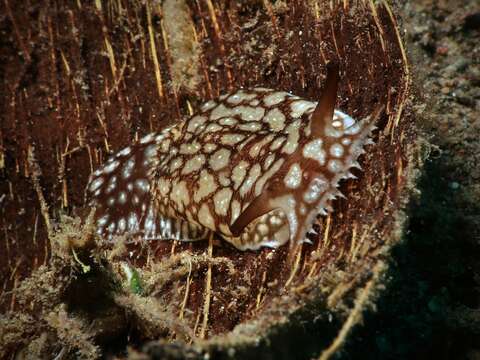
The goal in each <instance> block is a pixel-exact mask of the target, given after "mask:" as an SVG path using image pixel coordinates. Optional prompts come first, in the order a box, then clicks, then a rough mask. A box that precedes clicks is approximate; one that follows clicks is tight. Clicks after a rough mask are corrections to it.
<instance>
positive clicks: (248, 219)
mask: <svg viewBox="0 0 480 360" xmlns="http://www.w3.org/2000/svg"><path fill="white" fill-rule="evenodd" d="M338 80H339V76H338V68H337V67H336V66H331V67H329V69H328V75H327V81H326V85H325V88H324V91H323V94H322V96H321V98H320V100H319V102H318V104H317V105H316V107H315V110H314V111H312V112H310V114H308V116H307V117H306V119H304V122H302V126H301V128H302V129H300V130H299V131H301V132H302V135H301V136H297V138H298V144H296V146H294V147H292V148H293V149H294V151H292V153H291V154H289V156H288V157H287V158H286V161H285V162H284V163H283V165H282V167H281V168H280V169H279V170H278V171H277V172H276V174H275V175H274V176H272V177H271V178H270V179H269V180H268V181H267V182H266V184H265V186H264V188H263V191H262V193H261V195H259V196H258V197H256V198H255V199H254V200H253V201H252V202H251V203H250V204H249V206H248V207H247V208H246V209H245V210H244V211H243V212H242V213H241V214H240V216H239V217H238V218H237V219H236V221H235V222H234V223H233V224H232V226H231V230H232V233H233V234H234V236H241V234H246V233H252V232H254V233H255V231H256V232H257V234H254V235H255V236H256V239H258V240H257V241H253V243H250V244H249V245H248V248H258V247H260V246H273V247H277V246H279V245H282V244H283V243H285V242H287V241H290V245H291V246H294V245H295V244H298V243H301V242H303V241H306V234H307V232H308V231H309V230H310V229H311V227H312V225H313V223H314V221H315V219H316V217H317V216H318V215H319V214H321V215H325V214H326V213H327V211H328V210H332V208H331V206H330V202H331V200H333V199H335V198H336V197H337V196H343V195H342V194H341V193H340V192H339V191H338V186H339V182H340V181H341V180H342V179H345V178H349V177H352V178H354V176H353V175H352V174H351V173H350V169H351V168H352V167H357V168H359V167H360V165H359V164H358V162H357V159H358V157H359V156H360V155H361V154H362V153H364V152H365V151H364V149H363V148H364V146H365V145H367V144H372V141H371V140H370V138H369V135H370V134H371V131H372V129H374V128H375V126H374V123H375V122H376V120H377V119H378V117H379V115H380V114H381V112H382V111H383V107H378V108H377V110H375V111H374V113H373V114H372V115H371V116H369V117H367V118H366V119H363V120H361V121H356V120H354V119H353V118H352V117H350V116H349V115H347V114H345V113H343V112H341V111H340V110H336V109H335V102H336V98H337V87H338ZM272 219H276V222H277V224H276V225H275V229H272V224H273V223H274V221H272ZM266 226H268V227H269V230H270V231H267V228H266ZM262 228H265V229H264V231H263V233H268V238H267V237H264V240H263V241H262V240H261V239H260V237H261V231H260V230H261V229H262ZM250 237H251V236H250Z"/></svg>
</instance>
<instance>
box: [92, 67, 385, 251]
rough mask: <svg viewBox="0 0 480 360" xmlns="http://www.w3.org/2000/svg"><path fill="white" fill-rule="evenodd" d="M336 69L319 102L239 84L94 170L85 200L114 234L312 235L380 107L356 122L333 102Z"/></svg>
mask: <svg viewBox="0 0 480 360" xmlns="http://www.w3.org/2000/svg"><path fill="white" fill-rule="evenodd" d="M338 81H339V76H338V69H337V68H336V67H335V66H332V67H330V68H329V70H328V74H327V80H326V85H325V87H324V90H323V92H322V95H321V96H320V100H319V101H318V103H317V102H312V101H308V100H305V99H302V98H300V97H298V96H294V95H292V94H289V93H287V92H284V91H277V90H272V89H266V88H253V89H241V90H238V91H236V92H233V93H231V94H226V95H222V96H220V98H218V99H216V100H210V101H208V102H206V103H204V104H203V105H202V106H201V107H200V109H199V110H198V111H197V112H196V113H195V114H194V115H193V116H191V117H190V118H188V119H187V120H186V121H182V122H179V123H177V124H175V125H173V126H170V127H168V128H166V129H164V130H162V131H160V132H158V133H152V134H149V135H147V136H145V137H144V138H142V139H141V140H140V141H139V142H136V143H134V144H132V145H131V146H129V147H127V148H125V149H123V150H121V151H120V152H118V153H117V154H115V155H114V156H113V157H112V158H110V159H109V160H108V161H107V162H106V163H105V164H104V165H103V166H102V167H101V168H100V169H98V170H97V171H95V172H94V173H93V174H92V176H91V179H90V182H89V184H88V186H87V190H86V193H87V199H88V201H89V204H90V205H91V206H95V207H96V208H97V210H96V222H97V223H96V225H97V233H98V234H99V235H100V236H101V237H103V238H104V239H106V240H108V241H114V240H115V238H116V237H117V236H125V235H127V237H128V238H129V239H130V240H132V241H138V240H142V239H145V240H162V239H174V240H181V241H192V240H201V239H205V237H206V236H207V234H208V232H209V231H214V232H215V233H217V234H219V235H221V236H222V237H223V238H224V239H225V240H226V241H228V242H229V243H231V244H233V245H234V246H235V247H237V248H238V249H241V250H246V249H258V248H259V247H262V246H268V247H277V246H280V245H282V244H285V243H286V242H287V241H290V244H292V245H293V244H297V243H299V242H303V241H306V234H307V232H308V231H309V230H310V228H311V226H312V224H313V222H314V221H315V218H316V217H317V215H318V214H322V215H324V214H326V211H328V210H331V207H330V201H331V200H333V199H334V198H335V197H336V196H339V195H341V194H340V193H339V191H338V189H337V188H338V184H339V181H340V180H341V179H344V178H348V177H353V175H351V173H350V172H349V169H350V168H352V167H359V165H358V163H357V158H358V156H359V155H360V154H362V153H363V152H364V150H363V147H364V146H365V145H366V144H368V143H371V140H369V135H370V133H371V131H372V129H373V128H374V122H375V121H376V119H377V118H378V116H379V114H380V112H381V108H379V109H378V110H377V111H375V113H374V114H372V115H371V116H370V117H369V118H367V119H364V120H362V121H355V120H354V119H352V118H351V117H350V116H348V115H347V114H345V113H343V112H341V111H340V110H335V109H334V107H335V101H336V97H337V86H338Z"/></svg>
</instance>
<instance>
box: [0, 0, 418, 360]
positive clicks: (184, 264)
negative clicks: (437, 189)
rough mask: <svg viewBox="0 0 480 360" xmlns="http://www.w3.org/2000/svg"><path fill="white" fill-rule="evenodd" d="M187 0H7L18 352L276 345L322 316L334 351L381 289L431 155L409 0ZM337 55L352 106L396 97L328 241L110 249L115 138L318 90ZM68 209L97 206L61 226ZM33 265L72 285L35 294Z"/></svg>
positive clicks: (8, 238)
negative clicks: (422, 146)
mask: <svg viewBox="0 0 480 360" xmlns="http://www.w3.org/2000/svg"><path fill="white" fill-rule="evenodd" d="M178 3H179V6H178V7H173V5H172V2H171V1H168V0H166V1H164V2H148V1H147V2H145V3H141V2H136V1H103V2H102V1H100V0H98V1H95V2H94V3H88V2H82V1H77V2H75V3H74V2H72V3H57V2H55V3H52V4H50V6H40V5H34V4H30V3H28V2H18V3H17V4H14V3H13V1H8V0H7V1H5V2H4V3H3V4H2V7H3V8H2V14H6V15H5V16H4V17H3V18H2V19H1V21H0V29H1V31H2V32H4V33H6V34H7V36H5V37H4V40H2V42H1V43H0V56H1V57H2V61H3V63H5V64H7V66H5V67H4V69H3V73H2V81H3V83H4V84H5V85H6V87H5V90H4V95H3V96H2V97H1V100H0V101H1V104H0V105H1V110H2V117H3V119H2V124H1V127H0V129H1V136H0V160H1V161H0V167H1V171H2V173H1V176H2V179H4V180H5V181H2V182H1V183H0V190H1V191H2V194H4V196H3V197H2V198H1V200H0V201H2V203H3V204H2V210H1V212H2V213H1V214H2V215H1V217H0V228H1V229H2V231H1V233H2V235H1V236H2V237H3V239H4V241H2V242H1V245H0V246H2V249H1V254H2V255H1V256H0V266H1V267H2V269H7V270H8V271H7V272H6V273H7V274H8V275H7V276H6V277H4V278H2V281H3V293H2V297H1V299H2V306H3V307H4V308H5V309H7V310H8V315H7V316H6V317H4V318H2V324H4V326H2V327H3V329H4V330H3V334H1V336H2V339H3V340H4V341H2V343H4V344H6V345H5V347H4V349H3V353H2V355H5V356H10V357H12V356H14V354H15V353H18V352H19V351H24V352H25V351H27V352H28V351H34V350H32V349H33V348H34V347H35V349H36V350H35V351H36V352H37V353H39V354H40V353H45V352H47V353H48V352H49V353H53V354H60V353H61V354H62V356H71V357H74V356H75V355H78V354H80V355H82V356H85V357H91V358H95V357H96V356H99V354H100V353H107V352H109V353H116V354H122V351H125V349H126V347H127V345H128V346H132V350H131V352H130V356H132V357H135V356H138V357H141V356H144V355H145V354H150V355H155V354H157V355H158V354H170V356H174V355H175V354H176V355H175V356H177V357H182V356H183V357H196V356H200V354H203V353H210V354H211V355H212V356H215V355H216V356H219V357H220V356H239V357H240V356H242V357H245V356H249V355H251V354H255V355H261V354H262V353H263V352H265V353H267V352H269V353H273V354H275V352H276V351H281V348H279V347H275V346H269V345H268V344H275V343H276V342H277V343H278V342H279V341H281V340H280V339H282V333H283V334H285V332H286V331H288V329H290V328H292V329H295V327H299V326H301V325H299V324H302V323H304V322H307V323H312V322H313V321H314V319H315V321H316V322H317V323H318V322H321V323H322V324H324V328H325V333H324V335H323V336H322V338H321V339H319V340H318V343H319V344H321V345H320V346H321V349H324V352H323V353H322V358H328V357H329V356H331V355H332V354H334V353H335V352H336V351H337V350H338V349H339V348H340V347H341V345H342V344H343V342H344V341H345V339H347V338H348V335H349V332H350V330H351V328H352V327H353V326H354V325H355V324H356V323H357V322H358V321H359V320H360V319H361V314H362V312H363V311H364V310H365V309H367V308H369V306H371V304H373V303H374V302H375V298H376V296H378V290H379V289H380V288H382V281H383V280H382V274H383V272H384V271H385V269H386V266H387V265H386V262H385V261H386V259H388V256H389V250H390V248H391V247H392V246H393V245H394V244H396V243H398V242H399V241H400V239H401V236H402V229H403V222H404V214H403V208H404V206H405V204H406V201H407V200H408V196H409V193H410V191H411V188H412V186H413V185H412V184H413V180H414V178H415V176H416V169H417V168H418V165H419V163H420V159H419V151H418V150H419V145H418V135H417V133H416V130H415V127H414V122H413V113H412V109H411V100H410V84H411V78H410V70H409V66H408V60H407V56H406V53H405V49H404V47H403V44H402V37H401V33H402V31H401V27H400V26H399V24H398V22H397V18H396V17H395V6H394V5H392V4H390V3H389V2H383V1H382V2H378V3H377V2H374V1H373V0H363V1H341V2H330V1H292V2H281V1H277V2H269V1H263V2H260V1H248V2H223V1H218V2H213V1H211V0H205V1H179V2H178ZM3 10H5V11H3ZM172 12H173V13H176V12H178V16H179V19H181V22H180V23H181V24H183V25H182V26H177V25H178V24H173V23H172V21H171V19H170V18H168V19H167V18H166V16H167V15H166V14H172ZM186 62H187V63H186ZM329 62H335V63H338V64H339V69H340V77H341V80H342V81H341V82H340V83H339V89H338V98H337V108H339V109H342V111H344V112H345V113H347V114H349V115H351V116H352V117H353V118H355V119H364V118H367V117H368V116H369V115H370V114H372V113H374V112H375V111H376V110H377V108H378V104H384V105H385V110H384V113H382V115H381V116H380V118H379V119H378V121H377V123H376V126H377V127H378V129H376V130H375V131H374V132H373V133H372V139H373V142H374V144H373V145H371V146H369V147H368V151H367V152H366V153H365V154H363V155H362V156H361V157H360V158H359V161H360V163H361V166H362V168H363V170H362V171H357V170H355V169H354V170H353V175H355V176H356V177H357V178H358V179H356V180H353V179H346V181H345V182H343V183H342V184H341V187H340V191H341V192H342V193H343V194H345V196H346V198H345V199H337V200H335V201H334V202H333V203H332V208H333V212H332V213H330V214H328V215H327V216H326V217H319V218H318V219H317V221H316V223H315V224H314V230H315V231H314V233H313V234H311V235H309V240H310V241H311V244H310V243H303V244H301V246H298V247H297V248H296V249H295V251H296V252H295V253H294V254H293V255H292V256H287V255H288V251H289V249H288V246H284V247H280V248H278V249H268V248H262V249H260V250H258V251H246V252H239V251H238V249H236V248H234V247H233V246H230V245H229V244H227V243H225V242H223V241H222V242H220V241H218V239H216V238H215V237H213V236H210V237H209V239H206V240H205V241H201V242H195V243H181V242H175V241H156V242H151V243H146V242H144V243H142V244H140V245H138V244H130V243H128V242H127V241H126V239H123V240H122V239H121V238H119V239H117V241H116V243H115V244H114V245H113V246H109V245H108V244H105V243H104V242H101V241H99V239H98V237H97V236H96V235H94V231H92V222H91V220H92V218H93V216H94V211H95V210H93V211H90V210H91V209H89V208H88V207H86V206H85V204H84V202H83V201H84V199H83V196H84V189H85V186H86V184H87V182H88V178H89V177H90V175H91V174H92V172H93V171H94V170H95V169H96V168H97V167H98V166H100V165H102V164H103V163H104V162H105V161H106V159H107V157H108V156H109V155H110V154H111V153H113V152H116V151H118V150H120V149H122V148H124V147H125V146H127V145H128V144H130V143H131V142H132V141H135V140H138V139H140V138H141V137H142V136H143V135H145V134H147V133H150V132H152V131H159V130H161V129H163V128H165V127H166V126H168V125H171V124H173V123H177V122H179V121H182V119H184V118H185V117H187V116H188V115H191V114H192V113H193V112H194V109H196V108H198V107H199V106H200V104H201V103H203V102H204V101H207V100H210V99H213V98H217V97H218V96H219V95H220V94H221V93H228V92H230V91H232V90H233V89H237V88H240V87H245V88H254V87H257V86H262V87H266V88H273V89H278V90H284V91H288V92H291V93H293V94H296V95H298V96H301V97H303V98H306V99H318V94H319V93H320V92H321V90H322V87H323V86H324V82H325V71H322V70H324V69H325V65H326V64H327V63H329ZM0 196H2V195H0ZM89 213H90V216H89ZM64 214H69V215H70V216H72V217H73V219H82V221H80V220H72V219H71V218H70V220H68V221H70V223H71V224H70V227H67V228H68V231H66V230H63V231H62V230H61V229H62V228H63V229H65V223H64V222H65V221H66V220H63V221H62V220H61V219H62V218H64V219H65V217H64V216H63V215H64ZM92 214H93V215H92ZM87 219H90V220H88V221H87ZM75 227H76V228H77V229H78V233H77V234H75V231H72V229H73V228H75ZM52 272H53V273H55V274H62V277H61V278H59V279H58V282H57V283H56V286H55V287H54V288H52V287H51V286H52V285H51V281H47V280H48V279H49V277H48V276H49V275H48V274H51V273H52ZM2 273H5V272H2ZM29 276H33V277H34V278H41V279H47V280H45V283H46V284H47V285H48V290H45V289H38V290H34V289H33V288H32V289H30V290H29V293H31V292H32V291H38V294H39V295H38V296H39V298H43V297H44V296H47V295H48V296H49V298H52V299H53V301H51V302H48V301H47V302H45V306H41V307H39V309H40V310H38V311H37V310H36V309H37V308H36V307H35V306H32V308H29V304H28V302H25V301H19V300H20V299H22V296H24V295H22V294H23V290H22V289H23V288H24V287H25V286H27V284H33V283H35V282H32V278H31V277H30V278H29ZM25 278H26V279H27V280H25V281H23V282H22V279H25ZM40 283H41V282H40ZM41 284H42V283H41ZM31 286H33V285H31ZM27 287H28V286H27ZM40 288H41V287H40ZM39 301H40V300H39ZM125 310H126V311H125ZM22 312H23V313H25V314H28V315H25V316H21V315H20V314H21V313H22ZM69 327H70V328H71V329H74V330H73V332H74V333H78V334H81V335H78V336H77V337H75V339H77V341H73V339H72V338H71V337H69V336H70V335H71V332H69V331H68V328H69ZM5 329H6V331H5ZM133 349H135V350H133ZM321 349H320V350H321ZM317 350H318V349H317ZM123 354H125V353H123ZM142 354H143V355H142ZM158 356H162V355H158ZM165 356H167V355H165Z"/></svg>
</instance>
